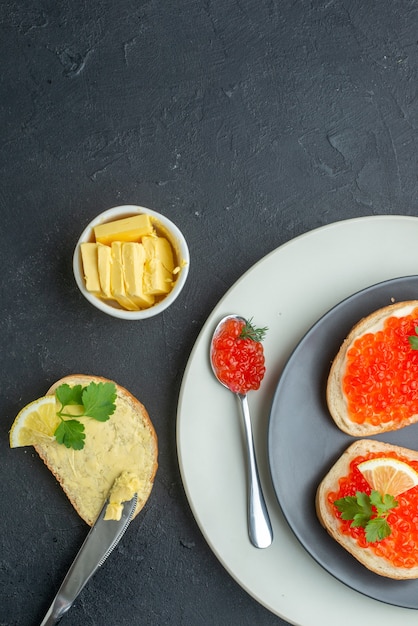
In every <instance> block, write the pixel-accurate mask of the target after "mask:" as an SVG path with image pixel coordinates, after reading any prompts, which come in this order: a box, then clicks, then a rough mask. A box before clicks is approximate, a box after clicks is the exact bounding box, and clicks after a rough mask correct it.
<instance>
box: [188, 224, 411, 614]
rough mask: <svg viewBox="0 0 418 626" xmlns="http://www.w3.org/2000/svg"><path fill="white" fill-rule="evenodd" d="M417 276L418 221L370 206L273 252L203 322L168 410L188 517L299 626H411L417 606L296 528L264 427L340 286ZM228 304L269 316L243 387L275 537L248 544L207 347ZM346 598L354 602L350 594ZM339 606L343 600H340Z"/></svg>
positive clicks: (237, 574)
mask: <svg viewBox="0 0 418 626" xmlns="http://www.w3.org/2000/svg"><path fill="white" fill-rule="evenodd" d="M411 274H418V219H417V218H414V217H404V216H375V217H364V218H358V219H354V220H347V221H341V222H336V223H334V224H330V225H328V226H325V227H322V228H319V229H317V230H314V231H311V232H310V233H307V234H305V235H302V236H300V237H298V238H296V239H294V240H292V241H290V242H289V243H287V244H285V245H283V246H281V247H280V248H278V249H277V250H275V251H273V252H272V253H270V254H269V255H268V256H266V257H265V258H264V259H262V260H261V261H259V262H258V263H257V264H256V265H255V266H253V267H252V268H251V269H250V270H249V271H248V272H246V273H245V274H244V276H243V277H242V278H241V279H240V280H239V281H237V283H236V284H235V285H234V286H233V287H232V288H231V289H230V290H229V291H228V293H227V294H226V295H225V296H224V298H223V299H222V300H221V301H220V303H219V304H218V305H217V306H216V308H215V309H214V311H213V312H212V313H211V315H210V317H209V318H208V320H207V322H206V324H205V325H204V327H203V329H202V331H201V333H200V335H199V337H198V339H197V341H196V344H195V346H194V348H193V351H192V353H191V355H190V359H189V362H188V365H187V368H186V372H185V375H184V379H183V384H182V388H181V392H180V398H179V405H178V415H177V447H178V456H179V463H180V470H181V474H182V478H183V482H184V486H185V490H186V493H187V497H188V499H189V502H190V506H191V508H192V510H193V513H194V516H195V518H196V521H197V523H198V525H199V527H200V529H201V531H202V533H203V535H204V536H205V538H206V540H207V542H208V543H209V545H210V547H211V549H212V550H213V552H214V553H215V555H216V556H217V558H218V559H219V560H220V562H221V563H222V564H223V566H224V567H225V568H226V570H227V571H228V572H229V573H230V574H231V576H233V577H234V578H235V580H236V581H237V582H238V583H239V584H240V585H241V586H242V587H243V588H244V589H245V590H246V591H247V592H248V593H249V594H250V595H251V596H252V597H253V598H255V599H256V600H257V601H258V602H259V603H260V604H262V605H263V606H265V607H266V608H268V609H269V610H270V611H272V612H273V613H275V614H276V615H278V616H280V617H281V618H283V619H285V620H287V621H289V622H291V623H293V624H296V625H297V626H317V624H318V623H323V624H324V623H325V624H331V623H338V624H339V626H352V623H353V616H352V613H351V611H349V610H348V609H349V607H350V606H351V607H353V606H355V608H356V613H357V615H361V618H362V619H361V621H362V622H366V621H367V620H369V622H370V623H379V625H380V626H392V624H393V623H394V620H398V623H400V622H401V623H402V625H403V626H408V625H409V624H411V625H412V624H414V626H415V624H416V621H417V619H418V614H417V611H416V610H414V609H405V608H399V607H396V606H392V605H389V604H386V603H384V602H380V601H378V600H373V599H371V598H369V597H366V596H364V595H363V594H361V593H359V592H357V591H353V590H352V589H350V588H349V587H347V586H346V585H344V584H343V583H341V582H339V581H338V580H336V579H335V578H334V577H333V576H331V575H330V574H328V573H327V572H326V571H325V570H324V569H322V567H320V565H318V564H317V563H316V562H315V561H314V560H313V559H312V557H310V556H309V554H308V553H307V552H305V550H304V549H303V547H302V546H301V545H300V544H299V542H298V541H297V539H296V538H295V537H294V535H293V533H292V531H291V530H290V529H289V527H288V525H287V523H286V521H285V520H284V518H283V516H282V514H281V511H280V508H279V505H278V503H277V500H276V497H275V495H274V491H273V488H272V485H271V481H270V476H269V469H268V461H267V427H268V418H269V411H270V407H271V402H272V397H273V393H274V390H275V388H276V385H277V382H278V378H279V375H280V372H281V370H282V368H283V366H284V364H285V362H286V360H287V358H288V357H289V356H290V354H291V352H292V350H293V348H294V347H295V346H296V345H297V343H298V342H299V341H300V339H301V338H302V337H303V335H304V334H305V333H306V331H307V330H308V329H309V328H310V327H311V326H312V325H313V324H314V323H315V322H316V321H317V320H318V319H319V318H320V317H321V316H322V315H323V314H324V313H326V312H327V311H328V310H329V309H330V308H331V307H333V306H334V305H336V304H337V303H339V302H340V301H341V300H343V299H344V298H346V297H348V296H349V295H351V294H353V293H355V292H356V291H359V290H360V289H363V288H364V287H367V286H369V285H373V284H375V283H378V282H380V281H383V280H387V279H390V278H395V277H397V276H407V275H411ZM228 313H238V314H240V315H243V316H244V317H253V318H254V322H255V323H256V324H257V325H259V326H268V327H269V331H268V333H267V336H266V339H265V341H264V347H265V354H266V366H267V372H266V377H265V380H264V381H263V383H262V386H261V388H260V390H259V391H258V392H253V393H251V394H250V395H249V403H250V408H251V412H252V417H253V424H254V435H255V443H256V448H257V454H258V459H259V466H260V473H261V476H262V481H263V484H264V487H265V495H266V499H267V504H268V506H269V510H270V513H271V517H272V523H273V529H274V541H273V545H272V546H271V547H270V548H267V549H265V550H257V549H256V548H254V547H253V546H252V545H251V544H250V542H249V540H248V537H247V529H246V485H245V468H244V460H243V450H242V442H241V437H240V424H239V419H238V411H237V406H236V404H235V402H236V401H235V399H234V397H233V395H232V394H231V393H229V392H228V391H227V390H226V389H224V388H223V387H221V385H220V384H219V383H217V382H216V380H215V378H214V377H213V374H212V372H211V370H210V365H209V360H208V347H209V341H210V336H211V333H212V331H213V329H214V327H215V325H216V322H217V321H218V320H219V319H220V318H221V317H222V316H223V315H226V314H228ZM354 603H355V604H354ZM344 607H347V610H344Z"/></svg>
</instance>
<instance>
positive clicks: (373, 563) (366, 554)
mask: <svg viewBox="0 0 418 626" xmlns="http://www.w3.org/2000/svg"><path fill="white" fill-rule="evenodd" d="M370 452H378V453H380V452H381V453H383V454H387V453H388V452H396V453H397V454H398V455H400V456H402V457H405V458H408V459H411V460H418V452H417V451H415V450H409V449H407V448H402V447H400V446H395V445H392V444H388V443H383V442H380V441H374V440H372V439H360V440H358V441H355V442H354V443H353V444H351V446H349V447H348V448H347V450H346V451H345V452H344V453H343V454H342V455H341V456H340V458H339V459H338V460H337V462H336V463H335V464H334V465H333V467H332V468H331V469H330V471H329V472H328V473H327V475H326V476H325V477H324V478H323V480H322V481H321V483H320V485H319V486H318V489H317V492H316V499H315V506H316V512H317V516H318V519H319V521H320V522H321V524H322V526H323V527H324V528H325V529H326V531H327V532H328V533H329V534H330V535H331V537H332V538H333V539H335V541H337V542H338V543H339V544H340V545H341V546H342V547H343V548H345V550H347V552H349V553H350V554H352V555H353V557H355V558H356V559H357V560H358V561H359V562H360V563H362V564H363V565H364V566H365V567H367V568H368V569H369V570H371V571H372V572H374V573H375V574H379V575H380V576H385V577H387V578H393V579H396V580H406V579H412V578H418V567H412V568H400V567H396V566H394V565H392V564H391V563H390V562H389V561H387V560H386V559H384V558H382V557H378V556H377V555H376V554H375V553H374V552H373V550H371V549H370V548H368V547H366V548H360V547H359V546H358V545H357V543H356V542H355V541H354V540H353V539H352V538H351V537H350V536H348V535H344V534H342V533H341V532H340V526H339V520H338V519H337V518H336V517H335V514H334V511H333V509H332V507H331V506H330V504H329V503H328V500H327V494H328V493H329V492H330V491H337V490H338V487H339V485H338V481H339V479H340V478H341V477H343V476H347V475H348V473H349V465H350V463H351V461H352V460H353V459H354V458H356V457H357V456H359V455H361V456H364V455H367V454H369V453H370Z"/></svg>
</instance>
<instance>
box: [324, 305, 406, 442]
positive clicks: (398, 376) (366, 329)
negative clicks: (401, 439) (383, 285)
mask: <svg viewBox="0 0 418 626" xmlns="http://www.w3.org/2000/svg"><path fill="white" fill-rule="evenodd" d="M417 326H418V300H410V301H407V302H399V303H396V304H392V305H389V306H387V307H384V308H381V309H379V310H377V311H375V312H374V313H372V314H371V315H368V316H367V317H365V318H363V319H362V320H361V321H360V322H358V323H357V324H356V325H355V326H354V327H353V328H352V330H351V331H350V333H349V334H348V336H347V337H346V339H345V340H344V342H343V344H342V345H341V347H340V349H339V351H338V354H337V355H336V357H335V359H334V360H333V363H332V365H331V369H330V373H329V377H328V382H327V390H326V397H327V404H328V409H329V412H330V414H331V416H332V418H333V420H334V421H335V423H336V425H337V426H338V428H340V429H341V430H343V431H344V432H346V433H347V434H349V435H352V436H354V437H367V436H369V435H375V434H378V433H383V432H387V431H389V430H397V429H399V428H404V427H405V426H409V425H410V424H414V423H415V422H417V421H418V349H416V348H415V349H414V347H413V342H412V344H411V341H410V337H414V336H416V334H417V333H416V328H417ZM417 341H418V337H417Z"/></svg>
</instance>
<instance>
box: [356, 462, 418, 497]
mask: <svg viewBox="0 0 418 626" xmlns="http://www.w3.org/2000/svg"><path fill="white" fill-rule="evenodd" d="M357 467H358V469H359V470H360V472H361V473H362V474H363V476H364V478H365V479H366V480H367V482H368V483H369V485H370V487H371V488H372V489H375V490H376V491H378V492H379V493H381V494H382V495H385V494H388V495H391V496H394V497H396V496H398V495H399V494H401V493H404V491H408V489H412V487H415V486H416V485H418V472H416V471H415V470H414V469H413V468H412V467H411V466H410V465H408V464H407V463H404V462H403V461H398V459H394V458H390V457H378V458H375V459H370V460H369V461H364V462H363V463H359V464H358V466H357Z"/></svg>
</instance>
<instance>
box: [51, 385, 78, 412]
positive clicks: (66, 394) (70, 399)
mask: <svg viewBox="0 0 418 626" xmlns="http://www.w3.org/2000/svg"><path fill="white" fill-rule="evenodd" d="M82 393H83V387H82V386H81V385H75V387H70V385H67V384H66V383H64V384H63V385H60V386H59V387H58V388H57V390H56V392H55V395H56V396H57V398H58V400H59V401H60V402H61V405H62V407H63V408H64V407H66V406H70V405H80V404H83V401H82V399H81V396H82Z"/></svg>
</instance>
